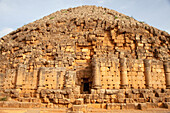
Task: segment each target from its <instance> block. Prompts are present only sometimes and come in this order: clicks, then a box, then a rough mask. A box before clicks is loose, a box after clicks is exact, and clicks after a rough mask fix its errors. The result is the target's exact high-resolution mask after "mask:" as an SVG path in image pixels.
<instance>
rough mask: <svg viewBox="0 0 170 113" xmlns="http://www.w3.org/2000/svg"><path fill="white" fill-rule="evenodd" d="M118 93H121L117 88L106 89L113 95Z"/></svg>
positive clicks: (108, 93) (107, 92)
mask: <svg viewBox="0 0 170 113" xmlns="http://www.w3.org/2000/svg"><path fill="white" fill-rule="evenodd" d="M117 93H119V90H117V89H106V94H107V95H112V94H117Z"/></svg>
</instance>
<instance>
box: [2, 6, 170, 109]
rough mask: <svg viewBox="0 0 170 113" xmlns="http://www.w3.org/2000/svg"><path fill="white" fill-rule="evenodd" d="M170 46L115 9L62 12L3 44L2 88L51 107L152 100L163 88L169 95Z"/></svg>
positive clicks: (14, 34) (163, 37)
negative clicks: (149, 95) (157, 91)
mask: <svg viewBox="0 0 170 113" xmlns="http://www.w3.org/2000/svg"><path fill="white" fill-rule="evenodd" d="M169 42H170V35H169V34H168V33H166V32H164V31H161V30H158V29H156V28H154V27H152V26H149V25H147V24H146V23H143V22H138V21H137V20H135V19H134V18H131V17H129V16H126V15H123V14H121V13H118V12H116V11H114V10H110V9H107V8H102V7H95V6H82V7H77V8H71V9H67V10H61V11H58V12H55V13H53V14H51V15H48V16H46V17H44V18H42V19H40V20H37V21H35V22H33V23H30V24H28V25H25V26H23V27H21V28H18V29H17V30H16V31H14V32H12V33H10V34H8V35H6V36H4V37H2V38H0V89H1V91H2V92H4V93H5V94H6V95H7V96H9V97H11V98H12V99H13V100H16V101H19V102H28V101H31V102H33V101H38V102H41V103H42V104H43V105H44V106H51V105H53V104H54V105H55V104H56V105H57V106H67V107H68V106H69V105H70V103H71V104H76V103H84V104H87V103H89V104H91V103H94V104H95V105H97V103H105V105H106V103H124V102H131V103H133V102H148V98H152V97H155V96H153V95H159V94H157V93H156V89H158V90H159V92H161V90H160V89H162V91H164V90H165V92H166V93H167V94H168V95H169V90H168V89H169V88H170V63H169V62H170V61H169V60H170V54H169V53H170V52H169V50H170V43H169ZM131 90H133V91H131ZM148 90H149V91H148ZM150 90H151V91H150ZM118 92H121V93H122V94H119V93H118ZM138 92H142V94H141V93H138ZM143 92H146V95H147V96H146V97H144V96H141V95H145V94H143ZM148 92H149V93H148ZM132 93H133V94H132ZM150 93H151V96H152V97H148V94H150ZM160 95H164V94H161V93H160ZM119 97H120V98H119ZM140 97H142V99H140ZM157 97H159V96H157ZM160 97H161V98H162V97H163V96H160ZM127 98H128V99H127ZM135 98H137V100H135ZM167 98H169V97H168V96H167ZM77 99H78V100H77ZM132 100H133V101H132ZM144 100H145V101H144ZM165 100H166V99H165V98H163V99H162V100H158V101H160V102H164V101H165ZM167 100H168V99H167ZM152 101H155V98H154V99H153V100H152ZM168 101H169V100H168ZM149 102H151V101H149ZM107 106H114V104H107ZM121 106H122V105H121ZM119 107H120V106H119ZM110 108H111V107H108V109H110Z"/></svg>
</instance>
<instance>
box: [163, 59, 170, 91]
mask: <svg viewBox="0 0 170 113" xmlns="http://www.w3.org/2000/svg"><path fill="white" fill-rule="evenodd" d="M164 72H165V82H166V88H167V89H170V61H164Z"/></svg>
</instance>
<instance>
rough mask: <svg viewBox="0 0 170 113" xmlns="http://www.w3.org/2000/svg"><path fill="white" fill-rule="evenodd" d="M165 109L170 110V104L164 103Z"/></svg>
mask: <svg viewBox="0 0 170 113" xmlns="http://www.w3.org/2000/svg"><path fill="white" fill-rule="evenodd" d="M163 107H165V108H167V109H169V110H170V102H164V103H163Z"/></svg>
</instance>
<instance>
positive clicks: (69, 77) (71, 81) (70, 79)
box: [64, 71, 76, 88]
mask: <svg viewBox="0 0 170 113" xmlns="http://www.w3.org/2000/svg"><path fill="white" fill-rule="evenodd" d="M75 77H76V72H75V71H67V73H66V75H65V84H64V86H65V88H71V87H74V86H75Z"/></svg>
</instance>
